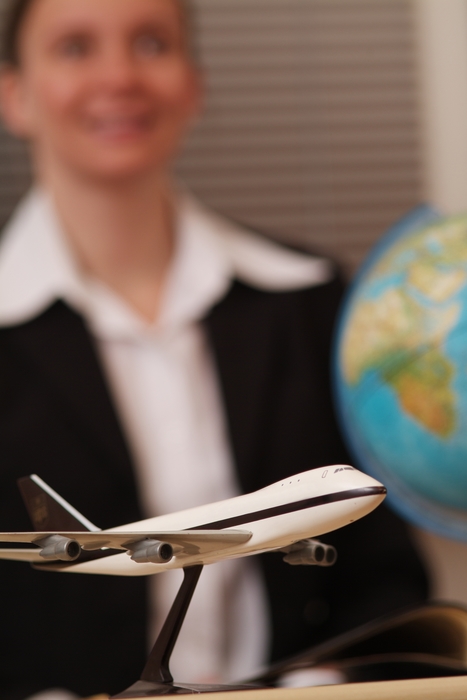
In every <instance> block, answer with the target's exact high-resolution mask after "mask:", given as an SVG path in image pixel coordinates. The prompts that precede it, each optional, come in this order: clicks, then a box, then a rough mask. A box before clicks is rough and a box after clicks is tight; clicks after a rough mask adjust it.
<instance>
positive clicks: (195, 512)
mask: <svg viewBox="0 0 467 700" xmlns="http://www.w3.org/2000/svg"><path fill="white" fill-rule="evenodd" d="M19 486H20V489H21V492H22V495H23V498H24V500H25V504H26V507H27V509H28V512H29V515H30V517H31V520H32V522H33V524H34V527H35V528H36V530H35V531H34V532H3V533H0V541H1V542H9V543H23V544H24V543H27V544H34V545H35V547H34V548H28V549H2V550H0V558H1V559H15V560H21V561H28V562H30V563H32V564H33V565H34V566H36V567H40V568H42V569H45V568H47V569H54V570H61V571H67V572H76V573H91V574H114V575H124V576H141V575H143V576H144V575H148V574H156V573H160V572H162V571H167V570H168V569H179V568H186V567H190V566H196V565H199V564H201V565H204V564H212V563H214V562H216V561H219V560H221V559H231V558H235V557H244V556H249V555H252V554H259V553H261V552H268V551H271V550H280V551H283V552H284V553H285V554H286V556H285V560H286V561H287V562H288V563H290V564H317V565H323V566H329V565H331V564H333V563H334V561H335V550H334V549H333V548H332V547H329V546H327V545H323V544H321V543H319V542H315V541H310V538H313V537H317V536H319V535H322V534H324V533H326V532H330V531H332V530H336V529H338V528H340V527H343V526H344V525H348V524H349V523H351V522H353V521H354V520H358V519H359V518H362V517H363V516H364V515H367V514H368V513H370V512H371V511H372V510H373V509H374V508H376V507H377V506H378V505H379V504H380V503H381V502H382V500H383V499H384V497H385V495H386V489H385V488H384V486H382V485H381V484H380V483H378V482H377V481H375V480H374V479H372V478H371V477H369V476H367V475H366V474H362V473H361V472H359V471H357V470H356V469H354V468H353V467H349V466H346V465H335V466H331V467H323V468H320V469H313V470H311V471H308V472H304V473H303V474H297V475H296V476H293V477H290V478H287V479H285V480H284V481H281V482H278V483H276V484H272V485H271V486H267V487H266V488H264V489H261V490H260V491H255V492H254V493H250V494H247V495H244V496H237V497H236V498H231V499H229V500H226V501H219V502H217V503H211V504H209V505H205V506H199V507H197V508H191V509H190V510H184V511H181V512H178V513H171V514H170V515H162V516H158V517H155V518H150V519H148V520H142V521H140V522H137V523H131V524H128V525H122V526H120V527H116V528H113V529H112V530H100V529H99V528H97V527H96V526H95V525H93V524H92V523H90V522H89V521H88V520H87V519H86V518H85V517H83V516H82V515H81V514H80V513H78V512H77V511H76V510H75V509H74V508H73V507H72V506H70V504H68V503H67V502H66V501H64V500H63V499H62V498H61V497H60V496H59V495H58V494H57V493H55V491H53V490H52V489H51V488H50V487H49V486H47V484H45V483H44V482H43V481H42V480H41V479H40V478H39V477H37V476H35V475H33V476H30V477H26V478H25V479H21V480H20V482H19ZM127 555H129V556H127Z"/></svg>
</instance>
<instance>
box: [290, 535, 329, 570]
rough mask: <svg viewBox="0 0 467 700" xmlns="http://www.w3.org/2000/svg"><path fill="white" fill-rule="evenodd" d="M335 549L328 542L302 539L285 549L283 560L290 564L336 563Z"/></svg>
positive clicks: (317, 564)
mask: <svg viewBox="0 0 467 700" xmlns="http://www.w3.org/2000/svg"><path fill="white" fill-rule="evenodd" d="M336 559H337V551H336V549H335V547H332V546H331V545H329V544H323V543H322V542H319V541H318V540H302V541H301V542H296V543H295V544H294V545H292V547H291V548H289V549H288V550H287V554H286V556H285V557H284V561H286V562H287V564H291V565H292V566H298V565H300V564H304V565H308V566H332V565H333V564H335V563H336Z"/></svg>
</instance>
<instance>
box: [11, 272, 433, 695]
mask: <svg viewBox="0 0 467 700" xmlns="http://www.w3.org/2000/svg"><path fill="white" fill-rule="evenodd" d="M340 294H341V289H340V285H339V284H338V282H337V281H333V282H331V283H329V284H324V285H322V286H318V287H314V288H311V289H307V290H302V291H294V292H287V293H268V292H264V291H258V290H256V289H252V288H250V287H248V286H246V285H244V284H240V283H238V282H237V283H235V284H234V285H233V286H232V288H231V290H230V292H229V293H228V295H227V296H226V297H225V299H224V300H223V301H221V303H220V304H219V305H218V306H216V307H215V308H214V309H213V310H212V312H211V313H210V315H209V316H208V317H207V318H206V319H205V330H206V333H207V335H208V338H209V341H210V344H211V347H212V350H213V354H214V357H215V361H216V363H217V368H218V373H219V380H220V385H221V391H222V394H223V398H224V402H225V410H226V415H227V422H228V429H229V433H230V440H231V446H232V451H233V455H234V461H235V465H236V469H237V472H238V477H239V481H240V484H241V487H242V489H243V491H245V492H248V491H251V490H254V489H257V488H260V487H262V486H266V485H267V484H269V483H272V482H274V481H276V480H278V479H280V478H282V477H284V476H286V475H288V474H291V473H296V472H300V471H304V470H307V469H310V468H312V467H316V466H321V465H324V464H330V463H336V462H342V461H348V460H349V457H348V455H347V454H346V451H345V448H344V446H343V444H342V442H341V439H340V436H339V432H338V429H337V426H336V423H335V419H334V413H333V408H332V401H331V395H330V389H329V387H330V379H329V358H330V343H331V333H332V326H333V322H334V318H335V314H336V308H337V305H338V302H339V298H340ZM0 459H1V467H0V528H1V529H2V530H28V529H30V523H29V521H28V518H27V515H26V512H25V509H24V507H23V505H22V502H21V500H20V497H19V494H18V491H17V488H16V483H15V482H16V479H17V478H18V477H20V476H23V475H25V474H28V473H32V472H35V473H37V474H39V475H40V476H41V477H42V478H43V479H44V480H45V481H46V482H48V483H49V484H50V485H51V486H52V487H53V488H54V489H56V490H57V491H58V492H59V493H60V494H61V495H63V497H64V498H66V499H67V500H69V501H70V502H71V503H72V504H73V505H74V506H75V507H76V508H77V509H78V510H80V511H81V512H82V513H83V514H84V515H86V517H88V518H89V519H90V520H91V521H93V522H95V523H96V524H97V525H98V526H100V527H103V528H109V527H112V526H116V525H118V524H121V523H124V522H131V521H136V520H138V519H141V518H142V517H143V514H142V512H141V507H140V503H139V499H138V492H137V487H136V484H135V476H134V469H133V465H132V457H131V454H130V450H129V448H128V445H127V443H126V441H125V436H124V434H123V432H122V429H121V426H120V424H119V419H118V416H117V415H116V413H115V409H114V406H113V404H112V400H111V397H110V394H109V389H108V387H107V384H106V381H105V377H104V373H103V371H102V368H101V366H100V363H99V358H98V355H97V353H96V351H95V347H94V345H93V341H92V338H91V336H90V334H89V333H88V331H87V329H86V327H85V324H84V323H83V321H82V319H81V318H80V317H79V316H78V315H77V314H75V313H74V312H73V311H71V310H70V309H69V308H68V307H67V306H66V305H65V304H64V303H62V302H57V303H56V304H54V305H53V306H52V307H51V308H49V309H48V310H47V311H45V312H44V313H43V314H42V315H41V316H40V317H38V318H37V319H35V320H33V321H31V322H29V323H25V324H23V325H20V326H15V327H10V328H3V329H0ZM323 539H324V540H325V541H328V542H332V543H333V544H335V545H336V546H337V548H338V551H339V559H338V563H337V564H336V565H335V567H333V568H331V569H318V568H316V567H290V566H288V565H287V564H285V563H283V562H282V557H281V556H280V555H275V554H269V555H263V556H262V557H261V565H262V567H263V570H264V574H265V577H266V584H267V590H268V596H269V602H270V608H271V615H272V622H273V639H272V648H271V658H273V659H277V658H279V657H283V656H285V655H289V654H291V653H293V652H295V651H297V650H300V649H303V648H305V647H307V646H310V645H312V644H314V643H317V642H320V641H322V640H323V639H324V638H326V637H329V636H330V635H334V634H336V633H338V632H341V631H343V630H345V629H348V628H350V627H352V626H355V625H356V624H359V623H361V622H363V621H366V620H368V619H370V618H373V617H375V616H377V615H379V614H380V613H383V612H387V611H388V610H391V609H395V608H398V607H400V606H403V605H406V604H411V603H415V602H420V601H421V600H423V599H424V598H425V596H426V581H425V577H424V573H423V571H422V569H421V566H420V564H419V561H418V559H417V557H416V555H415V553H414V551H413V550H412V547H411V545H410V543H409V540H408V538H407V533H406V529H405V526H404V525H403V524H402V523H401V521H400V520H398V519H397V518H396V517H395V516H394V515H392V514H391V513H390V512H389V511H388V510H386V509H385V508H384V507H381V508H379V509H377V511H376V512H375V513H373V514H371V515H370V516H368V517H367V518H364V519H363V520H362V521H359V522H357V523H355V524H353V525H351V526H349V527H347V528H344V529H343V530H340V531H337V532H336V533H333V534H332V535H329V536H327V537H326V538H323ZM0 593H1V598H0V600H1V602H0V611H1V612H0V630H1V634H2V653H1V654H0V696H1V697H2V700H18V699H20V698H23V697H26V696H27V695H29V694H31V693H33V692H37V691H39V690H41V689H44V688H50V687H64V688H68V689H70V690H73V691H75V692H76V693H78V694H80V695H83V696H87V695H91V694H94V693H97V692H109V693H115V692H117V691H121V690H122V689H124V688H125V687H127V686H128V685H130V684H131V683H132V682H133V681H135V679H136V678H137V677H138V676H139V673H140V671H141V669H142V666H143V664H144V659H145V654H146V648H147V640H146V631H145V622H146V579H145V578H144V577H142V578H118V577H115V578H114V577H104V576H102V577H100V576H77V575H69V574H57V573H49V572H42V571H34V570H33V569H31V568H30V567H28V565H26V564H23V563H11V562H0ZM194 653H195V652H194Z"/></svg>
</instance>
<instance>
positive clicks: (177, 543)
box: [0, 530, 252, 561]
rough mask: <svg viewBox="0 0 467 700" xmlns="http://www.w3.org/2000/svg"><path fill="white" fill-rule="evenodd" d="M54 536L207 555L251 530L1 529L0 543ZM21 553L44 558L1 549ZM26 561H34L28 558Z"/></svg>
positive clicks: (16, 555) (244, 538)
mask: <svg viewBox="0 0 467 700" xmlns="http://www.w3.org/2000/svg"><path fill="white" fill-rule="evenodd" d="M52 535H55V536H59V537H63V538H66V539H70V540H75V541H76V542H78V544H79V545H80V547H81V548H82V549H84V550H85V551H92V550H97V549H103V548H107V549H120V550H128V551H132V550H133V549H135V545H136V544H138V543H140V542H144V541H147V540H155V541H157V542H166V543H167V544H170V545H172V546H173V548H174V553H175V554H178V553H183V554H188V555H190V554H204V553H207V552H215V551H218V550H222V549H227V548H229V547H233V546H235V545H238V544H243V543H244V542H248V540H249V539H250V538H251V536H252V533H251V532H249V531H248V530H174V531H166V532H154V531H153V530H150V531H146V532H121V531H116V530H104V531H102V530H100V531H98V532H66V531H63V532H57V531H55V532H0V542H9V543H12V544H19V543H23V544H37V545H38V546H40V545H41V542H43V541H44V540H46V539H47V538H49V537H51V536H52ZM21 552H24V553H25V554H24V556H25V557H26V556H27V554H26V553H27V552H29V553H30V556H32V553H34V554H36V555H38V556H39V558H38V559H37V561H43V559H42V558H41V557H40V555H39V550H14V549H3V550H0V559H18V560H20V559H21V554H20V553H21ZM24 561H31V559H30V558H25V559H24Z"/></svg>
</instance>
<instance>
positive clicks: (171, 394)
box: [0, 0, 425, 700]
mask: <svg viewBox="0 0 467 700" xmlns="http://www.w3.org/2000/svg"><path fill="white" fill-rule="evenodd" d="M189 45H190V38H189V36H188V32H187V19H186V15H185V11H184V6H183V5H182V3H181V2H179V1H178V0H19V1H17V2H16V3H14V4H13V11H12V14H11V16H10V20H9V25H8V31H7V35H6V48H5V57H4V59H5V60H4V68H3V72H2V76H1V81H0V90H1V101H2V107H3V115H4V120H5V122H6V124H7V126H8V127H9V129H10V130H11V131H12V132H13V133H14V134H16V135H17V136H19V137H20V138H23V139H26V140H27V142H28V143H29V145H30V149H31V156H32V162H33V168H34V175H35V186H34V188H33V190H32V192H31V193H30V194H29V195H28V196H27V198H26V199H25V200H24V201H23V202H22V203H21V205H20V207H19V208H18V210H17V212H16V213H15V215H14V216H13V218H12V220H11V221H10V223H9V224H8V226H7V230H6V231H5V233H4V237H3V240H2V244H1V247H0V367H1V370H0V371H1V378H0V381H1V390H0V412H1V416H0V454H1V455H2V460H1V470H0V484H1V489H0V527H1V529H3V530H12V529H18V530H21V529H24V530H27V529H29V528H30V525H29V523H28V521H27V518H26V516H25V515H24V512H23V508H22V505H21V503H20V501H19V497H18V495H17V493H16V488H15V479H16V478H17V477H20V476H23V475H24V474H26V473H29V472H31V471H34V472H37V473H38V474H39V475H40V476H41V477H42V478H43V479H44V480H45V481H46V482H48V483H49V484H50V485H51V486H52V487H53V488H54V489H56V490H57V491H58V492H59V493H60V494H62V495H63V496H64V497H65V498H66V499H67V500H69V501H70V502H72V503H73V505H74V506H75V507H76V508H78V510H80V511H81V512H83V513H84V514H85V515H86V516H87V517H88V518H89V519H90V520H91V521H93V522H95V523H96V524H97V525H98V526H100V527H103V528H108V527H111V526H115V525H118V524H121V523H123V522H130V521H136V520H139V519H141V518H142V517H143V515H145V516H147V515H155V514H162V513H164V512H168V511H172V510H178V509H181V508H186V507H190V506H194V505H198V504H201V503H206V502H210V501H214V500H219V499H221V498H226V497H229V496H231V495H235V494H236V493H238V492H239V491H250V490H253V489H255V488H260V487H261V486H265V485H267V484H268V483H271V482H273V481H275V480H278V479H280V478H282V477H284V476H285V475H287V474H290V473H296V472H299V471H302V470H305V469H309V468H311V467H313V466H319V465H322V464H326V463H333V462H334V463H335V462H341V461H345V460H346V454H345V450H344V448H343V446H342V443H341V441H340V438H339V435H338V431H337V428H336V425H335V421H334V416H333V411H332V405H331V398H330V391H329V386H328V384H329V378H328V363H329V348H330V338H331V331H332V324H333V319H334V315H335V310H336V307H337V304H338V301H339V296H340V285H339V283H338V281H337V279H336V277H335V271H334V268H333V266H332V264H331V263H330V262H329V261H326V260H323V259H319V258H312V257H309V256H305V255H301V254H298V253H294V252H291V251H287V250H284V249H281V248H279V247H278V246H276V245H274V244H272V243H270V242H267V241H266V240H265V239H262V238H260V237H257V236H254V235H253V234H251V233H249V232H247V231H244V230H242V229H240V228H238V227H236V226H234V225H232V224H230V223H229V222H226V221H225V220H223V219H221V218H219V217H217V216H215V215H214V214H212V213H211V212H209V211H207V210H205V209H204V208H203V207H202V206H201V205H200V204H199V203H198V202H196V201H195V200H194V199H193V198H192V197H191V196H189V195H188V194H187V193H184V192H181V191H180V190H179V189H178V188H177V187H176V186H175V185H174V184H173V182H172V179H171V177H170V163H171V161H172V158H173V156H174V154H175V153H176V151H177V149H178V148H179V145H180V143H181V141H182V139H183V136H184V134H185V132H186V130H187V128H188V127H189V125H190V124H191V122H192V120H193V119H194V117H195V116H196V114H197V113H198V111H199V107H200V101H201V92H202V90H201V81H200V78H199V75H198V72H197V69H196V67H195V65H194V63H193V60H192V58H191V55H190V49H189ZM352 527H353V528H354V529H353V530H352V528H348V531H347V532H343V533H337V535H336V537H335V539H334V541H335V542H336V543H337V544H338V546H341V552H340V561H339V563H338V565H337V566H336V567H335V570H334V571H328V570H322V571H318V572H315V571H313V570H310V569H307V568H305V569H300V568H299V567H298V568H297V567H295V568H294V569H291V568H290V569H288V568H286V565H285V564H283V563H282V561H281V558H280V556H277V557H275V556H269V557H263V558H262V559H261V568H262V571H263V574H265V576H263V575H261V574H260V571H259V568H258V569H256V567H255V562H254V561H252V562H248V563H245V562H229V563H228V564H226V565H225V566H221V565H218V566H217V565H216V567H209V568H208V569H207V570H205V571H204V572H203V576H202V577H201V582H200V586H199V589H198V590H197V592H196V595H195V598H194V601H193V605H192V609H191V610H190V613H189V616H188V618H187V621H186V624H185V627H184V630H183V632H182V637H181V638H180V641H179V644H178V645H177V649H176V658H174V664H173V670H174V675H175V676H176V677H177V678H179V679H180V680H190V681H206V680H213V679H222V678H224V679H225V678H229V677H233V676H241V675H247V674H248V673H251V672H252V670H253V669H254V668H255V667H257V666H258V665H259V664H261V663H264V662H265V661H266V660H267V658H268V656H270V657H272V658H278V657H280V656H284V655H286V654H290V653H292V652H294V651H297V650H299V649H302V648H304V647H305V646H308V645H310V644H312V643H313V642H316V641H320V640H321V639H323V638H325V637H327V636H329V635H330V634H334V633H336V632H338V631H341V630H343V629H346V628H348V627H350V626H352V625H354V624H357V623H358V622H362V621H363V620H366V619H368V618H370V617H373V616H375V615H377V614H379V613H380V612H383V611H386V610H388V609H393V608H396V607H398V606H399V605H401V604H406V603H410V602H415V601H418V600H420V599H422V598H423V596H424V595H425V581H424V576H423V573H422V571H421V569H420V567H419V564H418V561H417V560H416V558H415V557H414V555H413V552H412V550H411V547H410V545H409V544H408V542H407V538H406V534H405V530H404V528H403V526H402V524H401V523H400V522H399V521H397V520H396V519H395V518H394V517H393V516H391V515H390V514H389V513H388V512H387V511H384V510H381V509H380V510H379V511H378V512H377V513H375V514H374V516H372V517H371V518H367V519H365V520H364V521H362V522H361V523H357V524H356V525H355V526H352ZM153 579H154V580H152V581H151V582H150V589H149V590H148V591H146V584H147V582H146V581H145V580H143V579H137V580H120V579H107V578H106V579H104V578H102V579H101V578H100V577H96V578H93V577H78V576H74V577H73V576H70V577H66V576H63V577H61V576H58V575H52V574H47V573H43V572H34V571H30V570H29V569H27V568H26V567H24V565H12V564H5V565H3V566H2V578H1V581H2V583H1V584H0V585H1V587H2V600H3V601H8V604H6V603H4V604H3V605H2V608H3V609H2V617H1V629H2V633H3V635H4V638H5V639H7V640H8V645H7V646H8V648H7V651H6V653H4V654H2V657H1V659H0V683H1V691H2V698H3V700H7V698H8V699H10V698H11V699H12V700H13V699H18V700H19V699H22V698H25V697H28V696H30V695H31V694H33V693H37V692H39V691H47V692H46V695H44V698H53V697H55V698H63V697H67V696H66V695H64V692H65V691H63V690H59V691H52V690H50V689H51V688H60V689H65V690H66V691H67V692H71V691H73V692H74V693H78V694H79V695H81V696H85V695H89V694H91V693H95V692H101V691H106V692H117V691H119V690H120V691H121V690H122V689H124V688H125V687H126V686H128V685H129V684H130V683H131V682H133V681H134V680H136V678H137V677H138V674H139V671H140V670H141V667H142V664H143V662H144V655H145V647H146V644H147V639H146V627H147V626H149V629H150V630H151V631H150V634H149V638H150V640H152V639H153V637H154V634H155V630H156V629H157V626H158V625H160V621H161V619H163V615H164V611H165V610H166V609H167V606H168V604H169V601H170V598H171V596H172V595H173V592H174V590H176V587H177V582H176V581H175V582H174V581H173V580H172V579H171V578H170V576H169V575H164V576H161V577H153ZM146 595H148V598H146ZM177 655H178V656H177ZM41 697H42V696H41Z"/></svg>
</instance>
